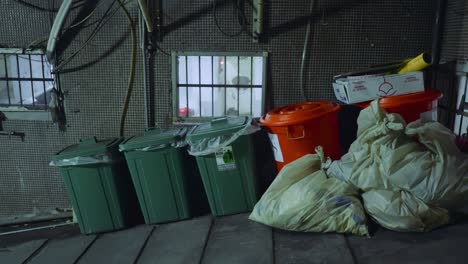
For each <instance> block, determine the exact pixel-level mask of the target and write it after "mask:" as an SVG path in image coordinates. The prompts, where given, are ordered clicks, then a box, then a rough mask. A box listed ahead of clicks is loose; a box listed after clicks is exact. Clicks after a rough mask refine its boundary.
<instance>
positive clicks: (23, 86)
mask: <svg viewBox="0 0 468 264" xmlns="http://www.w3.org/2000/svg"><path fill="white" fill-rule="evenodd" d="M51 67H52V66H51V65H50V64H49V63H48V61H47V58H46V56H45V55H44V54H37V53H31V54H28V53H26V54H25V53H15V52H12V53H2V52H0V107H25V108H29V109H46V108H47V105H48V103H49V101H50V96H51V91H52V89H53V88H54V85H55V82H54V76H53V75H52V73H51Z"/></svg>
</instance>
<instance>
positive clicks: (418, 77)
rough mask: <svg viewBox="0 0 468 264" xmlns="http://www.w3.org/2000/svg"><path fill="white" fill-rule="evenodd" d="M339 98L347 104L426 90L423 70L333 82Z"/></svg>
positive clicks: (341, 79)
mask: <svg viewBox="0 0 468 264" xmlns="http://www.w3.org/2000/svg"><path fill="white" fill-rule="evenodd" d="M333 91H334V92H335V96H336V98H337V99H338V100H340V101H341V102H343V103H346V104H354V103H360V102H366V101H371V100H374V99H376V98H380V97H386V96H393V95H401V94H409V93H416V92H422V91H424V75H423V73H422V72H409V73H404V74H391V75H385V76H375V75H373V76H370V75H368V76H352V77H348V78H340V79H337V80H335V82H334V83H333Z"/></svg>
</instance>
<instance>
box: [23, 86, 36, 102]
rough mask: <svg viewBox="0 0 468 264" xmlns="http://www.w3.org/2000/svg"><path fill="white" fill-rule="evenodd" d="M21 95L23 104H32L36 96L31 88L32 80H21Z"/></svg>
mask: <svg viewBox="0 0 468 264" xmlns="http://www.w3.org/2000/svg"><path fill="white" fill-rule="evenodd" d="M21 96H22V99H23V105H32V104H33V101H34V98H33V94H32V90H31V82H30V81H21Z"/></svg>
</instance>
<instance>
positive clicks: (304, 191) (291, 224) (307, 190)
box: [249, 147, 368, 236]
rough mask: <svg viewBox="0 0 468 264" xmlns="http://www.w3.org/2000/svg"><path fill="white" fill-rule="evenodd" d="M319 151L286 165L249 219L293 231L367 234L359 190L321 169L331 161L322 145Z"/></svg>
mask: <svg viewBox="0 0 468 264" xmlns="http://www.w3.org/2000/svg"><path fill="white" fill-rule="evenodd" d="M316 152H317V154H314V155H312V154H309V155H306V156H304V157H302V158H300V159H298V160H296V161H294V162H292V163H290V164H288V165H286V166H285V167H284V168H283V169H282V170H281V172H280V173H279V174H278V176H277V177H276V179H275V180H274V181H273V183H272V184H271V185H270V187H269V188H268V190H267V191H266V192H265V194H264V195H263V196H262V198H261V199H260V201H259V202H258V203H257V204H256V205H255V207H254V209H253V211H252V214H251V215H250V217H249V219H251V220H253V221H256V222H260V223H263V224H265V225H269V226H272V227H275V228H279V229H284V230H290V231H305V232H339V233H352V234H355V235H361V236H364V235H368V230H367V226H366V222H367V220H366V215H365V213H364V209H363V207H362V204H361V202H360V200H359V199H358V198H357V196H358V190H357V189H356V188H354V187H353V186H351V185H350V184H347V183H344V182H342V181H340V180H338V179H335V178H329V177H328V176H327V175H326V173H325V171H324V170H323V169H322V168H325V167H326V166H328V165H329V163H330V161H329V160H325V158H324V155H323V150H322V149H321V147H319V148H317V149H316Z"/></svg>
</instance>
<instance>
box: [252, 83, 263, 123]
mask: <svg viewBox="0 0 468 264" xmlns="http://www.w3.org/2000/svg"><path fill="white" fill-rule="evenodd" d="M252 99H253V105H252V106H253V117H260V116H261V115H262V89H261V88H254V89H253V98H252Z"/></svg>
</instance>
